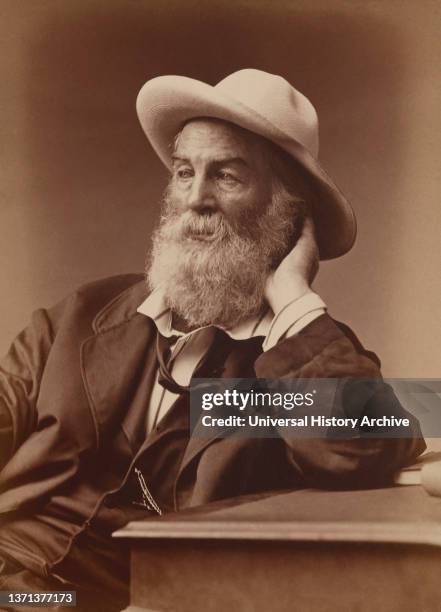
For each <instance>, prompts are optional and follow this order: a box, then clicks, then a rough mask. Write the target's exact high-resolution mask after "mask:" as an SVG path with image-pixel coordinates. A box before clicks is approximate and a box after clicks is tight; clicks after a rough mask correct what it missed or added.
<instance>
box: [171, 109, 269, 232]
mask: <svg viewBox="0 0 441 612" xmlns="http://www.w3.org/2000/svg"><path fill="white" fill-rule="evenodd" d="M264 153H265V151H264V143H263V142H262V141H261V140H260V139H258V137H256V136H254V135H253V134H251V133H250V132H245V131H244V130H241V129H240V128H237V127H235V126H233V125H231V124H228V123H225V122H220V121H213V120H208V119H199V120H196V121H191V122H190V123H188V124H187V125H186V126H185V127H184V128H183V130H182V132H181V133H180V135H179V137H178V139H177V143H176V148H175V152H174V155H173V174H172V180H171V184H170V191H171V193H172V194H173V199H174V203H175V206H176V208H177V209H178V210H179V211H181V212H185V211H193V213H195V214H197V215H205V216H208V217H210V216H211V215H215V214H216V213H219V214H221V215H222V216H223V217H224V218H225V220H226V221H227V222H228V223H229V224H230V225H231V226H232V227H233V228H234V229H236V230H238V231H240V228H241V227H243V228H245V229H246V227H247V225H248V223H252V220H253V219H255V218H256V216H259V215H261V214H262V213H263V212H264V210H265V209H266V207H267V205H268V202H269V199H270V195H271V178H270V176H269V167H268V163H267V159H266V157H265V154H264ZM198 238H200V239H205V240H209V239H210V235H208V234H205V235H201V236H199V237H198Z"/></svg>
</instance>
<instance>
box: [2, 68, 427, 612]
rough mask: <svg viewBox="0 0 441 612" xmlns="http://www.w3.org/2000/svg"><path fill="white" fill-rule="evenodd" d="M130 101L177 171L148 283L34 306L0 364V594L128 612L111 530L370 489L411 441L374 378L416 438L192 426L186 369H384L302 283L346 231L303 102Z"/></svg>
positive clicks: (303, 372) (166, 90)
mask: <svg viewBox="0 0 441 612" xmlns="http://www.w3.org/2000/svg"><path fill="white" fill-rule="evenodd" d="M137 108H138V114H139V117H140V121H141V124H142V126H143V128H144V131H145V132H146V134H147V137H148V138H149V140H150V142H151V144H152V146H153V147H154V149H155V150H156V152H157V153H158V155H159V156H160V158H161V159H162V160H163V161H164V163H165V164H166V165H167V167H169V168H170V171H171V178H170V182H169V185H168V187H167V190H166V192H165V197H164V209H163V215H162V218H161V222H160V224H159V228H158V230H157V231H156V233H155V235H154V237H153V249H152V255H151V257H150V259H149V263H148V270H147V278H148V286H149V291H148V289H147V286H146V283H145V279H144V278H143V277H140V276H138V275H128V276H120V277H114V278H111V279H106V280H103V281H99V282H96V283H93V284H91V285H88V286H86V287H83V288H81V289H80V290H79V291H77V292H76V293H75V294H74V295H72V296H71V297H70V298H68V299H66V300H65V301H63V302H61V303H60V304H58V305H57V306H55V307H54V308H52V309H50V310H39V311H37V312H36V313H35V314H34V317H33V320H32V323H31V325H30V326H29V327H28V328H27V329H26V330H24V331H23V332H22V333H21V334H20V335H19V336H18V338H17V339H16V341H15V342H14V344H13V345H12V347H11V350H10V352H9V354H8V355H7V357H6V358H5V360H4V361H3V364H2V369H1V380H0V382H1V393H2V395H1V402H0V419H1V421H0V423H1V426H2V429H1V436H2V444H1V453H2V463H3V465H4V467H3V470H2V474H1V479H0V484H1V492H2V493H1V495H0V512H1V513H2V516H3V520H2V528H1V530H0V561H1V562H2V563H3V574H2V578H1V579H0V585H1V587H2V589H16V590H48V589H50V590H61V589H67V588H74V589H77V590H78V592H79V596H78V597H79V604H80V606H82V609H85V610H86V609H94V610H98V609H100V607H99V606H100V605H102V607H103V609H105V610H111V609H114V608H115V609H118V608H121V607H122V606H123V605H124V603H125V601H126V597H127V590H126V589H127V580H128V569H127V551H126V550H125V549H123V548H122V545H121V544H120V543H115V542H114V541H112V540H111V537H110V535H111V533H112V531H113V530H115V529H117V528H118V527H120V526H122V525H123V524H125V523H126V522H127V521H129V520H131V519H135V518H138V519H139V518H140V517H151V516H155V515H158V514H162V513H164V512H168V511H178V510H181V509H183V508H186V507H190V506H196V505H199V504H205V503H208V502H210V501H213V500H219V499H223V498H228V497H234V496H238V495H243V494H247V493H255V492H260V491H271V490H275V489H281V488H300V487H310V486H313V487H327V488H335V487H343V488H347V487H360V486H361V487H366V486H376V485H382V484H386V483H388V482H390V481H391V479H392V477H393V474H394V473H395V472H396V470H398V469H399V468H400V467H401V466H402V465H403V464H405V463H406V462H410V461H412V460H413V459H414V458H415V457H416V456H417V455H418V453H420V452H421V451H422V450H423V448H424V443H423V442H422V440H421V438H420V432H419V429H418V425H417V424H416V422H415V421H414V420H413V418H412V417H411V416H410V415H408V414H407V413H406V412H405V411H404V410H403V409H402V408H401V406H400V405H399V404H398V402H397V400H396V398H395V396H394V394H393V392H392V391H391V389H390V388H389V387H388V386H387V385H384V384H383V383H381V382H379V384H378V385H377V386H376V391H375V393H374V394H373V395H371V396H369V399H368V401H366V405H362V406H359V412H360V413H365V414H385V415H393V416H398V417H400V416H403V415H405V416H406V417H407V418H409V419H410V420H411V422H412V424H413V428H414V429H413V431H414V434H415V435H414V437H413V438H412V437H407V438H401V439H400V438H389V439H363V438H361V437H359V436H355V437H354V436H353V437H351V438H348V439H341V438H337V439H333V438H323V439H302V438H290V439H284V437H283V434H281V435H280V436H279V437H278V438H277V437H276V438H274V437H273V438H254V439H253V438H250V437H248V438H247V437H237V436H229V437H224V438H221V437H217V436H216V435H213V436H212V437H211V438H209V439H206V440H201V439H197V438H195V437H192V436H191V435H190V429H189V415H188V412H189V411H188V404H189V393H188V389H189V384H190V380H191V378H192V377H194V376H197V377H198V378H201V377H207V378H214V377H222V378H225V379H228V378H238V377H244V378H254V377H259V378H282V377H283V378H293V379H298V378H311V377H321V378H372V379H379V378H380V373H379V362H378V359H377V358H376V357H375V355H373V354H372V353H369V352H367V351H365V350H364V349H363V347H362V346H361V344H360V342H359V341H358V340H357V339H356V337H355V336H354V334H353V333H352V332H351V331H350V330H349V329H348V328H347V327H346V326H344V325H342V324H340V323H336V322H335V321H334V320H333V319H332V318H331V317H330V316H329V315H328V314H327V312H326V306H325V304H324V302H323V301H322V300H321V299H320V297H319V296H318V295H317V294H316V293H314V292H313V291H312V290H311V288H310V287H311V282H312V280H313V278H314V276H315V273H316V271H317V268H318V260H319V258H321V259H330V258H333V257H337V256H339V255H342V254H343V253H345V252H346V251H348V250H349V249H350V248H351V246H352V244H353V242H354V239H355V232H356V226H355V220H354V215H353V212H352V209H351V207H350V206H349V204H348V203H347V201H346V200H345V198H344V197H343V195H342V194H341V193H340V192H339V190H338V189H337V187H336V186H335V185H334V183H333V182H332V181H331V179H330V178H329V177H328V176H327V175H326V174H325V172H324V171H323V169H322V168H321V167H320V165H319V163H318V161H317V159H316V157H317V148H318V128H317V117H316V113H315V110H314V108H313V106H312V105H311V103H310V102H309V101H308V100H307V99H306V98H305V97H304V96H303V95H302V94H301V93H300V92H298V91H297V90H296V89H294V88H293V87H292V86H291V85H290V84H289V83H288V82H287V81H285V80H284V79H282V78H281V77H278V76H274V75H270V74H267V73H264V72H261V71H258V70H241V71H239V72H236V73H234V74H232V75H230V76H228V77H227V78H226V79H224V80H223V81H221V82H220V83H219V84H218V85H216V86H215V87H211V86H209V85H207V84H204V83H201V82H198V81H194V80H192V79H188V78H184V77H160V78H156V79H153V80H152V81H149V82H148V83H146V85H145V86H144V87H143V89H142V90H141V92H140V95H139V97H138V105H137ZM360 401H362V400H361V399H360ZM100 601H101V603H100ZM21 609H23V608H21Z"/></svg>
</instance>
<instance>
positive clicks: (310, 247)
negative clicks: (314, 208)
mask: <svg viewBox="0 0 441 612" xmlns="http://www.w3.org/2000/svg"><path fill="white" fill-rule="evenodd" d="M318 267H319V252H318V247H317V243H316V241H315V237H314V223H313V221H312V219H311V218H310V217H307V218H306V219H305V223H304V226H303V231H302V234H301V236H300V238H299V239H298V241H297V243H296V245H295V246H294V248H293V249H292V251H291V252H290V253H288V255H287V256H286V257H285V258H284V259H283V260H282V261H281V262H280V264H279V266H278V268H277V269H276V270H275V271H274V272H272V273H271V274H270V275H269V276H268V279H267V282H266V287H265V297H266V299H267V300H268V303H269V305H270V306H271V308H272V310H273V312H274V313H277V312H280V310H282V308H284V307H285V306H286V305H287V304H289V303H290V302H292V301H294V300H296V299H298V298H300V297H302V295H304V294H305V293H307V292H308V291H309V290H310V286H311V283H312V281H313V280H314V278H315V275H316V274H317V271H318Z"/></svg>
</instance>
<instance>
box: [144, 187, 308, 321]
mask: <svg viewBox="0 0 441 612" xmlns="http://www.w3.org/2000/svg"><path fill="white" fill-rule="evenodd" d="M274 191H276V190H274ZM165 203H166V211H165V214H164V216H163V217H162V219H161V223H160V226H159V228H158V229H157V230H156V232H155V234H154V236H153V249H152V253H151V257H150V261H149V262H148V264H147V276H148V283H149V287H150V288H151V289H155V288H156V287H158V286H159V285H160V286H161V288H162V290H163V292H164V297H165V301H166V304H167V306H168V307H169V308H170V309H171V310H172V312H173V313H175V314H176V315H178V316H179V317H180V318H182V319H184V321H185V322H186V323H187V325H188V326H189V327H201V326H203V325H218V326H219V327H223V328H225V329H229V328H231V327H233V326H234V325H236V324H238V323H240V322H241V321H243V320H245V319H247V318H249V317H252V316H254V315H257V314H259V313H260V312H262V310H263V309H264V308H265V300H264V293H265V284H266V279H267V277H268V274H269V273H270V271H271V270H274V269H275V268H276V266H277V265H278V264H279V262H280V261H281V260H282V258H283V257H284V256H285V255H286V254H287V252H288V250H289V248H290V246H293V245H292V244H290V242H291V241H292V240H293V234H294V230H295V229H296V227H297V226H298V225H299V220H300V218H301V217H302V212H303V209H302V207H301V206H299V205H298V202H297V201H296V198H294V197H293V196H291V195H290V194H288V193H287V192H286V191H285V190H284V189H283V188H281V189H280V188H279V190H278V194H276V193H275V194H274V195H273V198H272V200H271V203H270V204H269V206H268V207H267V210H266V211H265V212H264V213H263V214H261V216H260V217H259V218H258V219H257V220H256V219H253V221H250V220H248V221H247V220H243V221H242V222H241V225H240V227H239V228H237V229H233V228H232V226H231V225H230V224H229V223H228V221H227V220H226V218H225V217H224V215H223V214H222V213H219V212H216V213H213V214H212V215H207V214H200V213H197V212H194V211H192V210H187V211H186V212H184V213H177V212H176V211H175V207H174V206H173V197H172V194H170V195H168V194H166V196H165ZM252 223H254V227H253V225H252ZM250 228H252V229H250Z"/></svg>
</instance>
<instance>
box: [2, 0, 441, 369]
mask: <svg viewBox="0 0 441 612" xmlns="http://www.w3.org/2000/svg"><path fill="white" fill-rule="evenodd" d="M440 12H441V6H440V4H439V2H437V1H436V0H434V1H432V0H420V1H418V2H415V1H414V0H379V1H366V0H352V1H347V0H326V1H317V0H312V1H311V0H303V1H291V2H286V1H285V2H283V1H280V0H275V1H274V0H273V1H272V2H271V3H269V2H268V1H267V0H253V1H245V0H228V1H227V2H218V1H217V0H210V1H208V0H207V1H206V2H201V1H194V0H186V1H185V2H183V1H182V0H171V1H168V2H166V3H164V2H160V0H124V1H123V0H62V1H60V0H32V2H24V1H21V2H17V1H16V0H1V3H0V22H1V24H2V25H1V26H0V27H1V40H0V67H1V75H2V79H1V88H0V108H1V113H0V140H1V148H0V155H1V166H0V227H1V241H0V264H1V265H0V281H1V287H2V293H1V300H0V352H1V353H3V352H5V351H6V349H7V347H8V344H9V342H10V341H11V340H12V338H13V337H14V335H15V334H16V333H17V332H18V331H19V330H20V329H21V328H22V327H23V326H24V325H25V324H26V322H27V321H28V319H29V314H30V312H31V311H32V310H33V309H35V308H37V307H40V306H49V305H51V304H53V303H54V302H56V301H58V300H59V299H61V298H62V297H63V296H65V295H66V294H68V293H69V292H71V291H72V290H73V289H75V287H77V286H78V285H80V284H81V283H84V282H87V281H91V280H93V279H96V278H100V277H103V276H109V275H112V274H117V273H123V272H129V271H141V270H142V269H143V266H144V259H145V253H146V250H147V248H148V245H149V236H150V234H151V230H152V227H153V226H154V224H155V223H156V221H157V215H158V201H159V199H160V197H161V191H162V188H163V186H164V183H165V180H166V172H165V170H164V168H163V167H162V166H161V164H160V162H159V161H158V160H157V159H156V158H155V156H154V154H153V153H152V152H151V150H150V148H149V146H148V143H147V142H146V140H145V138H144V136H143V133H142V131H141V128H140V127H139V125H138V122H137V119H136V115H135V110H134V105H135V99H136V95H137V92H138V90H139V89H140V87H141V85H142V84H143V83H144V82H145V81H146V80H147V79H149V78H152V77H154V76H158V75H161V74H183V75H186V76H190V77H194V78H197V79H202V80H204V81H207V82H209V83H212V84H215V83H216V82H217V81H218V80H220V79H221V78H223V77H224V76H225V75H227V74H228V73H230V72H233V71H235V70H237V69H240V68H246V67H256V68H260V69H263V70H267V71H269V72H274V73H278V74H281V75H282V76H284V77H285V78H286V79H288V80H289V81H290V82H291V83H292V84H294V85H295V86H296V87H297V88H298V89H300V90H301V91H302V92H304V93H305V94H306V95H307V96H308V97H309V98H310V99H311V100H312V101H313V103H314V104H315V106H316V108H317V110H318V114H319V117H320V120H321V152H320V159H321V161H322V164H323V165H324V167H325V168H326V169H327V170H328V172H329V173H330V174H331V175H332V176H333V177H334V178H335V180H336V182H337V184H338V185H339V186H340V187H341V189H342V190H343V191H344V192H345V194H346V195H347V196H348V198H349V199H350V201H351V202H352V204H353V206H354V209H355V211H356V213H357V217H358V221H359V235H358V239H357V242H356V245H355V247H354V249H353V250H352V251H351V252H350V253H349V254H348V255H346V256H345V257H343V258H341V259H340V260H336V261H334V262H327V263H324V264H323V265H322V267H321V270H320V274H319V278H318V281H317V283H316V288H317V290H318V291H319V293H320V294H321V295H322V296H323V297H324V299H325V300H326V302H327V303H328V305H329V309H330V312H331V314H332V315H333V316H334V317H335V318H337V319H340V320H343V321H345V322H347V323H348V324H349V325H350V326H351V327H353V329H354V330H355V331H356V333H357V334H358V335H359V337H360V339H361V340H362V342H363V343H364V344H365V346H367V347H368V348H370V349H372V350H375V351H376V352H377V353H378V354H379V355H380V356H381V359H382V362H383V371H384V374H385V375H386V376H395V377H438V376H439V375H440V370H439V362H440V359H439V355H440V346H441V326H440V324H439V309H440V297H441V274H440V227H441V214H440V163H439V151H440V149H441V130H440V127H441V126H440V123H441V121H440V110H441V104H440V102H441V85H440V79H439V67H440V65H441V46H440V42H439V41H440V36H439V31H440V21H441V19H440Z"/></svg>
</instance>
